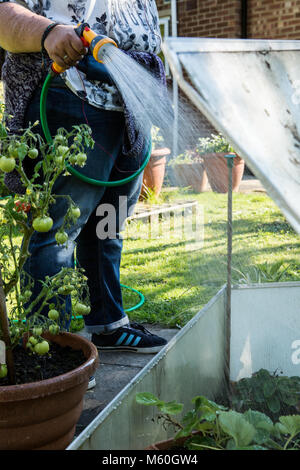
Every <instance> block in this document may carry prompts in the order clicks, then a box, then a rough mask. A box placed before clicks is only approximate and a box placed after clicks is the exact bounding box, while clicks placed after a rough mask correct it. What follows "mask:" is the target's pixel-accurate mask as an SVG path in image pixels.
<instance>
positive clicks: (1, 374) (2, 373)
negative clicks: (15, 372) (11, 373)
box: [0, 364, 7, 379]
mask: <svg viewBox="0 0 300 470" xmlns="http://www.w3.org/2000/svg"><path fill="white" fill-rule="evenodd" d="M6 376H7V365H6V364H0V379H4V378H5V377H6Z"/></svg>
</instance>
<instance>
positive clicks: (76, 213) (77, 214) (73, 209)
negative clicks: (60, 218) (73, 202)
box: [71, 207, 81, 219]
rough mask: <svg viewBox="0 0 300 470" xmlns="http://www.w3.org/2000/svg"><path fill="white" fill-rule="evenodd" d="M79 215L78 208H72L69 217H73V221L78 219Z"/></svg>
mask: <svg viewBox="0 0 300 470" xmlns="http://www.w3.org/2000/svg"><path fill="white" fill-rule="evenodd" d="M80 214H81V212H80V209H79V207H72V208H71V215H72V216H73V217H75V219H78V218H79V217H80Z"/></svg>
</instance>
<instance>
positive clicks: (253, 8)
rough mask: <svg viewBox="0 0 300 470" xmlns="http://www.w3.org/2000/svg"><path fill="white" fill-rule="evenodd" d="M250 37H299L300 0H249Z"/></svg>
mask: <svg viewBox="0 0 300 470" xmlns="http://www.w3.org/2000/svg"><path fill="white" fill-rule="evenodd" d="M248 33H249V35H248V37H250V38H256V39H263V38H265V39H299V38H300V2H299V0H248Z"/></svg>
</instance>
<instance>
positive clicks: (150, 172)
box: [141, 147, 171, 197]
mask: <svg viewBox="0 0 300 470" xmlns="http://www.w3.org/2000/svg"><path fill="white" fill-rule="evenodd" d="M170 153H171V150H170V149H169V148H167V147H165V148H161V149H156V150H153V152H152V153H151V157H150V160H149V163H148V165H147V166H146V168H145V170H144V176H143V186H142V190H141V196H142V197H143V196H146V195H147V189H151V190H152V191H154V193H155V195H156V196H158V195H159V194H160V192H161V188H162V185H163V182H164V177H165V170H166V163H167V158H166V157H167V155H170Z"/></svg>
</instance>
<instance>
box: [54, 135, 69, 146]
mask: <svg viewBox="0 0 300 470" xmlns="http://www.w3.org/2000/svg"><path fill="white" fill-rule="evenodd" d="M54 140H55V142H57V143H58V144H65V143H67V139H66V138H65V137H64V136H63V135H61V134H58V135H56V136H55V138H54Z"/></svg>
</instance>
